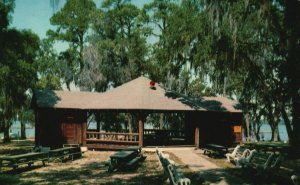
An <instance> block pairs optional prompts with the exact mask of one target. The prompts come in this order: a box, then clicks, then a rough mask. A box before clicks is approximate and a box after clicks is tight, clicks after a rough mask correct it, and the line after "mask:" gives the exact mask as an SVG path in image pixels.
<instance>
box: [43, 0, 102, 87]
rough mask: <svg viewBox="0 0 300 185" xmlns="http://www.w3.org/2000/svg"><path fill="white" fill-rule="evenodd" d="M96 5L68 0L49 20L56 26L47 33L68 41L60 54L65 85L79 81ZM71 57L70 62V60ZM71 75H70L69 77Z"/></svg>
mask: <svg viewBox="0 0 300 185" xmlns="http://www.w3.org/2000/svg"><path fill="white" fill-rule="evenodd" d="M95 11H96V5H95V3H94V2H93V1H92V0H68V1H67V2H66V4H65V5H64V7H63V8H62V9H61V10H60V11H58V12H57V13H56V14H54V15H53V16H52V17H51V19H50V22H51V24H52V25H54V26H56V27H57V29H56V30H55V31H53V30H49V31H48V32H47V35H48V36H49V37H50V38H52V39H55V40H59V41H63V42H68V43H69V45H70V46H69V49H68V50H67V51H65V52H63V53H62V54H61V59H62V60H65V61H66V63H67V67H68V68H67V69H66V70H67V72H66V74H65V81H66V83H67V86H68V87H69V84H70V82H71V81H73V80H75V82H77V83H80V82H79V80H78V78H79V77H78V76H79V74H80V73H81V72H82V70H83V68H84V61H83V50H84V44H85V43H86V42H87V41H86V36H87V34H88V32H89V30H90V25H91V22H92V20H95V17H94V15H95ZM70 56H72V57H74V60H73V58H72V64H71V62H70ZM70 76H72V77H70Z"/></svg>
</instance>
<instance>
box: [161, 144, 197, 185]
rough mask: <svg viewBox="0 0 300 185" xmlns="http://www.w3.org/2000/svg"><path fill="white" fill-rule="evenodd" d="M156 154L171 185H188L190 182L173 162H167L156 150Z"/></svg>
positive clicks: (165, 157)
mask: <svg viewBox="0 0 300 185" xmlns="http://www.w3.org/2000/svg"><path fill="white" fill-rule="evenodd" d="M156 154H157V156H158V158H159V161H160V163H161V165H162V167H163V169H164V172H165V174H166V175H167V177H168V178H169V180H170V183H171V184H172V185H190V184H191V180H190V179H188V178H186V177H185V176H184V174H183V173H182V171H181V169H180V168H178V167H177V166H176V165H175V162H174V161H172V160H169V159H168V157H167V156H166V155H164V154H163V153H162V152H160V151H159V150H158V149H156Z"/></svg>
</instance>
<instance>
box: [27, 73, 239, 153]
mask: <svg viewBox="0 0 300 185" xmlns="http://www.w3.org/2000/svg"><path fill="white" fill-rule="evenodd" d="M150 82H151V80H150V79H148V78H146V77H143V76H141V77H139V78H137V79H134V80H132V81H130V82H128V83H125V84H123V85H121V86H119V87H116V88H114V89H112V90H110V91H108V92H105V93H96V92H70V91H52V90H36V91H35V92H34V96H33V101H32V103H33V108H34V111H35V122H36V124H35V129H36V130H35V141H36V144H37V145H43V146H50V147H53V148H55V147H60V146H62V145H63V144H79V145H82V146H87V147H88V148H104V149H119V148H124V147H127V146H135V145H136V146H138V145H139V146H145V144H144V141H145V139H147V138H151V139H153V138H155V137H156V138H161V137H165V138H169V139H172V138H178V137H180V138H184V139H185V141H187V143H188V144H191V145H195V146H196V147H199V146H200V145H202V144H206V143H215V144H222V145H230V144H232V143H235V142H240V141H241V139H242V112H241V110H239V109H238V108H237V107H238V103H237V102H236V101H233V100H230V99H228V98H225V97H187V96H183V95H180V94H177V93H174V92H169V91H166V90H165V89H163V88H162V87H161V86H160V85H158V84H156V85H154V86H153V83H150ZM150 84H151V85H150ZM93 111H103V112H106V113H109V112H124V113H132V114H134V115H135V116H136V117H137V121H138V132H136V133H120V132H99V131H89V130H88V129H87V120H88V116H89V115H90V113H91V112H93ZM154 112H155V113H182V114H184V115H185V129H184V130H180V131H172V130H157V129H156V130H155V129H145V128H144V121H145V119H146V116H147V114H149V113H154ZM162 134H163V135H162ZM158 141H159V139H158Z"/></svg>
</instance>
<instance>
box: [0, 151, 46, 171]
mask: <svg viewBox="0 0 300 185" xmlns="http://www.w3.org/2000/svg"><path fill="white" fill-rule="evenodd" d="M48 159H49V157H48V153H47V152H31V153H27V154H20V155H12V156H6V157H1V158H0V169H1V167H4V166H7V167H12V168H13V169H16V168H18V167H19V166H20V165H23V164H27V165H28V166H29V167H30V166H32V165H33V164H34V162H37V161H41V162H42V163H43V166H45V162H46V161H48Z"/></svg>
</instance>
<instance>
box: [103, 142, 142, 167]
mask: <svg viewBox="0 0 300 185" xmlns="http://www.w3.org/2000/svg"><path fill="white" fill-rule="evenodd" d="M143 159H145V157H144V156H143V155H142V154H141V148H140V147H129V148H126V149H123V150H121V151H118V152H117V153H115V154H113V155H111V156H110V164H109V168H108V171H109V172H112V171H114V170H115V169H122V168H124V167H127V168H132V167H133V166H135V165H136V164H137V163H138V162H139V161H141V160H143Z"/></svg>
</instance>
